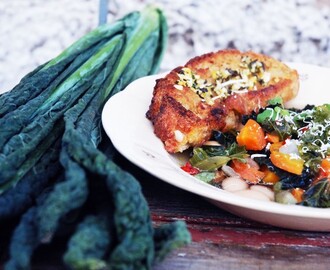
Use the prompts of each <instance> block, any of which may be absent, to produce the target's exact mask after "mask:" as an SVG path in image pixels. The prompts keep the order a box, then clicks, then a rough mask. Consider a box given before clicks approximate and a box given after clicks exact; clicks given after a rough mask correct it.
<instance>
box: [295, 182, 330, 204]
mask: <svg viewBox="0 0 330 270" xmlns="http://www.w3.org/2000/svg"><path fill="white" fill-rule="evenodd" d="M301 204H302V205H305V206H311V207H319V208H328V207H330V181H329V179H327V178H324V179H322V180H320V181H318V182H317V183H316V184H315V185H312V186H311V187H310V188H309V189H308V190H307V191H306V192H305V194H304V198H303V201H302V202H301Z"/></svg>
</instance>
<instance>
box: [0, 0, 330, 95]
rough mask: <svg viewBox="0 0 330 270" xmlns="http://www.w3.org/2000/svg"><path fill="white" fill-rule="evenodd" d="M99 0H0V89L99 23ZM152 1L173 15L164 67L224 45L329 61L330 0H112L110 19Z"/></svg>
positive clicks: (285, 58)
mask: <svg viewBox="0 0 330 270" xmlns="http://www.w3.org/2000/svg"><path fill="white" fill-rule="evenodd" d="M100 1H101V0H75V1H72V0H47V1H44V0H1V1H0V92H3V91H6V90H10V89H11V88H12V87H13V86H14V85H16V84H17V83H18V82H19V80H20V79H21V78H22V77H23V76H24V75H25V74H26V73H28V72H29V71H31V70H32V69H33V68H35V67H36V66H38V65H40V64H42V63H44V62H46V61H48V60H49V59H51V58H53V57H55V56H56V55H57V54H59V53H60V52H61V51H62V50H63V49H64V48H66V47H67V46H68V45H70V44H71V43H72V42H74V41H75V40H76V39H78V38H79V37H81V36H82V35H84V34H85V33H87V32H88V31H90V30H92V29H93V28H95V27H96V26H97V25H98V22H99V6H100ZM105 2H106V1H105ZM147 4H154V5H157V6H159V7H160V8H161V9H163V10H164V12H165V15H166V17H167V20H168V25H169V43H168V48H167V52H166V54H165V58H164V60H163V63H162V66H161V69H162V71H165V70H169V69H172V68H174V67H175V66H177V65H182V64H184V63H185V62H186V61H187V60H188V59H189V58H191V57H193V56H196V55H199V54H202V53H206V52H209V51H215V50H219V49H225V48H237V49H240V50H243V51H244V50H254V51H256V52H262V53H265V54H268V55H271V56H273V57H276V58H278V59H280V60H283V61H290V62H304V63H310V64H316V65H322V66H327V67H330V0H290V1H288V0H273V1H271V0H269V1H268V0H203V1H194V0H180V1H179V0H158V1H151V0H125V1H124V0H108V7H107V12H106V14H107V21H108V22H111V21H114V20H116V19H117V18H119V17H121V16H123V15H124V14H126V13H128V12H130V11H133V10H141V9H142V8H143V7H145V6H146V5H147Z"/></svg>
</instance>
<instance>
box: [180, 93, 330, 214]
mask: <svg viewBox="0 0 330 270" xmlns="http://www.w3.org/2000/svg"><path fill="white" fill-rule="evenodd" d="M212 140H213V141H211V142H207V143H206V144H205V145H203V146H201V147H195V148H194V149H193V150H192V153H191V157H190V159H189V161H188V163H187V164H186V165H185V166H183V167H182V169H184V170H185V171H187V172H189V173H190V174H193V175H195V176H196V177H197V178H199V179H201V180H203V181H205V182H207V183H210V184H212V185H214V186H218V187H220V188H224V189H227V190H232V191H233V192H237V193H239V194H242V195H247V196H248V195H249V194H250V195H251V196H253V194H252V192H250V190H253V192H254V193H255V191H256V190H258V191H261V192H263V193H264V195H265V194H267V196H261V197H262V198H264V199H268V200H274V201H276V202H279V203H285V204H300V205H305V206H312V207H321V208H326V207H330V104H324V105H320V106H310V105H308V106H306V107H305V108H304V109H302V110H297V109H286V108H284V106H283V104H282V101H281V99H278V98H275V99H273V100H271V101H270V102H269V105H268V106H267V107H266V108H263V109H260V110H259V111H258V113H255V112H254V113H252V114H251V115H244V116H243V117H242V126H241V128H240V129H239V130H232V131H229V132H226V133H222V132H219V131H214V132H213V138H212ZM233 178H234V179H235V181H236V182H234V180H233ZM231 180H233V182H232V185H229V182H230V181H231ZM239 181H241V182H239ZM243 182H245V183H243ZM249 192H250V193H249Z"/></svg>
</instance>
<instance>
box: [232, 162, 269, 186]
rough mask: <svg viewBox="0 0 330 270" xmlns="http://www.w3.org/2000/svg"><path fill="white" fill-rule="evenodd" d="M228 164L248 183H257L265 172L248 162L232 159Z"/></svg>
mask: <svg viewBox="0 0 330 270" xmlns="http://www.w3.org/2000/svg"><path fill="white" fill-rule="evenodd" d="M230 166H231V167H232V168H233V170H234V171H235V172H237V173H238V174H239V175H240V176H241V177H242V178H243V179H245V180H247V181H248V182H250V183H254V184H257V183H259V182H260V181H261V180H262V179H263V178H264V177H265V174H264V173H263V172H262V171H260V170H258V168H256V167H253V166H251V165H250V164H249V163H244V162H241V161H239V160H235V159H234V160H232V161H231V164H230Z"/></svg>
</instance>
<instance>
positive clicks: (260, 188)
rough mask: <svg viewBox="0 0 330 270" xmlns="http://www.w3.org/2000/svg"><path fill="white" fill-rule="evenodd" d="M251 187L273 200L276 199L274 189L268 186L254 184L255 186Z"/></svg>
mask: <svg viewBox="0 0 330 270" xmlns="http://www.w3.org/2000/svg"><path fill="white" fill-rule="evenodd" d="M250 189H251V190H255V191H258V192H261V193H263V194H265V195H266V196H267V197H268V198H269V199H270V200H271V201H274V199H275V195H274V191H272V190H271V189H270V188H268V187H265V186H259V185H254V186H251V187H250Z"/></svg>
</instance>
